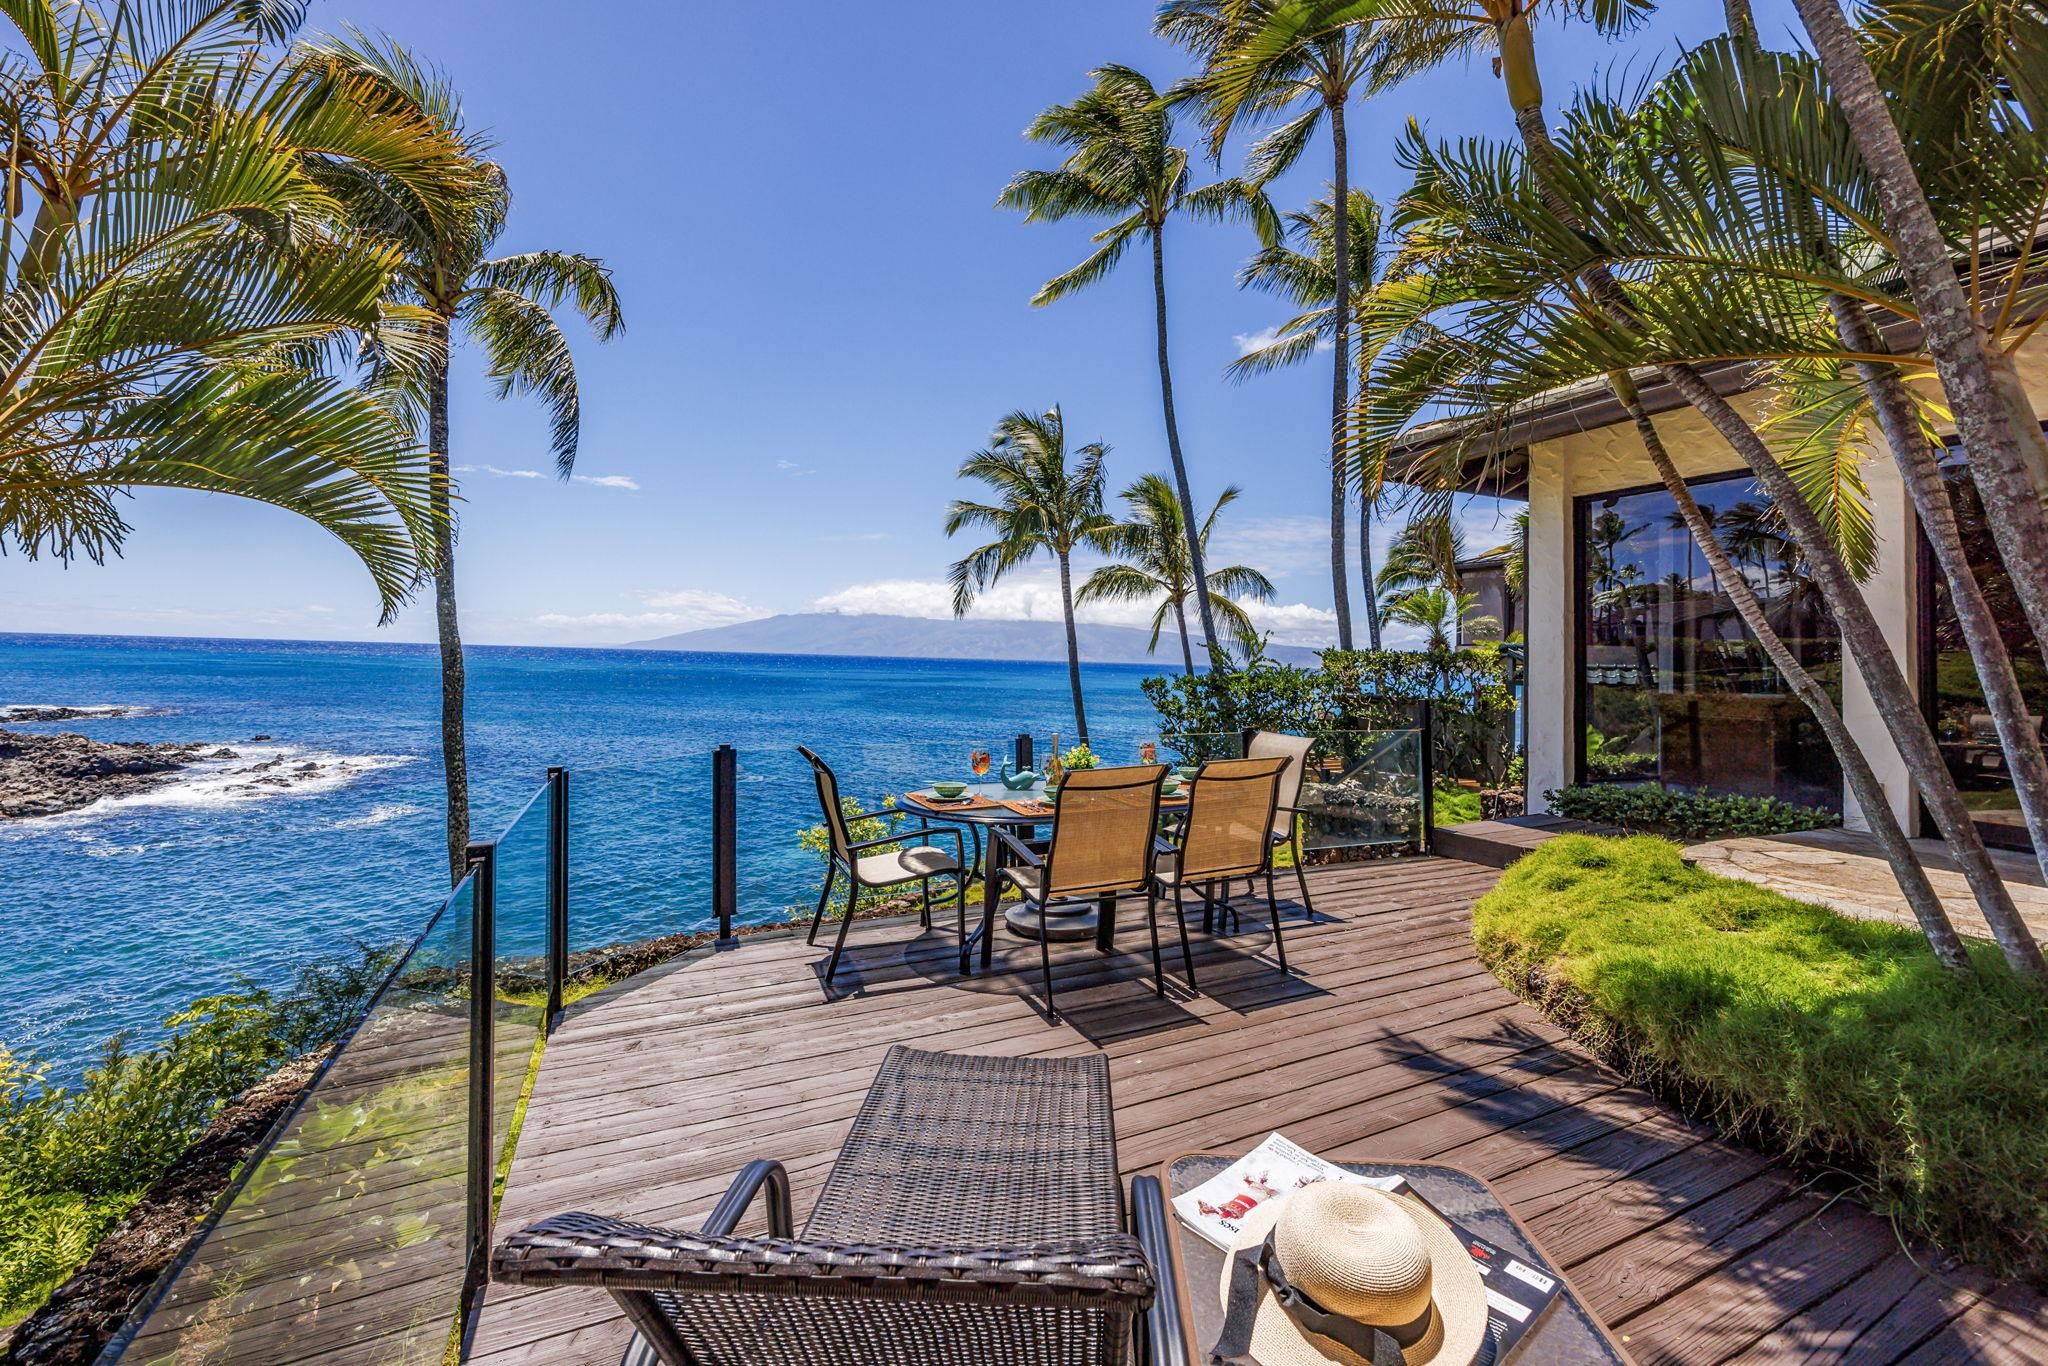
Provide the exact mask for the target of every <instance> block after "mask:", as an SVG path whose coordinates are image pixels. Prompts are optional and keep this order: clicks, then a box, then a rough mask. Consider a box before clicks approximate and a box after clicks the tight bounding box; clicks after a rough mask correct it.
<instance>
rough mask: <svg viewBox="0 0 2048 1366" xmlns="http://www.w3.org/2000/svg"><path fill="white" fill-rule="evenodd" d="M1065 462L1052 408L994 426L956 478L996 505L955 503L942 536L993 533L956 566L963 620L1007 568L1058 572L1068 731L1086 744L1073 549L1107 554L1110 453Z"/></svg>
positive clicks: (956, 604)
mask: <svg viewBox="0 0 2048 1366" xmlns="http://www.w3.org/2000/svg"><path fill="white" fill-rule="evenodd" d="M1074 454H1075V456H1076V457H1077V463H1075V464H1073V465H1071V466H1070V465H1068V463H1067V424H1066V418H1065V417H1064V416H1063V415H1062V414H1061V412H1060V410H1059V408H1058V406H1057V405H1055V406H1054V407H1053V408H1051V409H1049V410H1048V411H1046V412H1044V413H1040V414H1036V415H1034V414H1031V413H1027V412H1024V411H1022V410H1019V411H1017V412H1014V413H1011V414H1010V415H1009V416H1008V417H1005V418H1004V419H1003V420H1002V421H1001V422H998V423H997V424H996V430H995V439H994V440H993V441H991V442H990V443H989V446H988V448H987V449H986V450H981V451H976V452H975V453H974V454H973V455H970V456H968V457H967V459H966V461H965V462H964V463H962V464H961V466H960V477H961V478H962V479H978V480H980V481H981V482H982V483H984V484H986V485H988V486H989V488H990V490H991V491H992V492H993V493H994V495H995V501H994V502H974V501H971V500H967V499H956V500H955V501H954V503H953V505H952V507H951V508H949V509H948V510H947V512H946V534H947V535H948V536H954V535H957V534H959V533H960V532H962V531H965V530H967V529H968V528H969V527H976V528H981V529H984V530H987V531H990V532H992V533H993V534H994V539H993V540H991V541H988V542H987V543H985V544H983V545H980V546H977V547H976V548H975V549H973V550H971V551H969V552H968V553H967V554H966V555H965V556H963V557H961V558H960V559H959V560H956V561H954V563H953V567H952V570H951V571H950V577H951V580H952V584H953V612H954V614H955V615H956V616H963V617H964V616H966V615H967V609H968V608H970V607H972V606H973V605H974V595H975V594H976V593H977V592H980V591H982V590H983V589H987V588H990V587H993V586H994V585H995V584H996V583H997V582H999V581H1000V580H1001V579H1003V578H1004V577H1005V576H1007V575H1008V574H1009V572H1010V571H1011V570H1013V569H1016V568H1017V567H1018V566H1020V565H1023V564H1026V563H1028V562H1029V561H1031V560H1032V559H1035V558H1036V557H1037V556H1038V555H1040V554H1041V553H1043V554H1048V555H1051V556H1052V557H1053V560H1054V561H1055V562H1056V563H1057V564H1058V566H1059V576H1060V612H1061V615H1062V617H1063V618H1064V619H1065V623H1066V628H1067V684H1068V686H1069V687H1070V688H1072V690H1073V694H1074V730H1075V732H1076V734H1077V735H1078V737H1079V739H1080V741H1081V743H1082V744H1084V745H1085V744H1087V743H1088V709H1087V706H1086V705H1085V703H1084V702H1083V701H1082V698H1081V642H1080V638H1079V636H1078V635H1077V634H1076V632H1075V629H1074V571H1073V557H1074V552H1075V551H1076V550H1079V549H1081V548H1082V547H1084V546H1085V547H1088V548H1091V549H1095V550H1107V549H1108V548H1109V531H1110V527H1111V526H1112V524H1113V523H1112V519H1111V517H1110V515H1109V514H1108V513H1107V512H1105V511H1103V507H1102V482H1103V472H1102V467H1103V462H1104V461H1105V460H1107V459H1108V457H1109V447H1107V446H1105V445H1103V444H1102V443H1101V442H1100V441H1091V442H1089V443H1088V444H1087V445H1085V446H1082V447H1080V448H1079V449H1078V450H1077V451H1075V453H1074Z"/></svg>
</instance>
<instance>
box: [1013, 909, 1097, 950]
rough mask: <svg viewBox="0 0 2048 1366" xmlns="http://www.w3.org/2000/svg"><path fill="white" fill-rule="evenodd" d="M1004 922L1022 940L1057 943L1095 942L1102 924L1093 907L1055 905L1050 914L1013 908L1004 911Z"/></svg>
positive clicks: (1048, 912)
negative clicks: (1077, 940)
mask: <svg viewBox="0 0 2048 1366" xmlns="http://www.w3.org/2000/svg"><path fill="white" fill-rule="evenodd" d="M1003 919H1004V921H1005V922H1006V923H1008V925H1009V927H1010V932H1011V933H1012V934H1014V935H1017V936H1018V937H1019V938H1022V939H1049V940H1051V941H1052V942H1053V943H1055V944H1058V943H1062V942H1064V941H1066V940H1070V939H1093V938H1095V934H1096V931H1097V929H1098V928H1100V924H1101V922H1100V920H1099V918H1098V916H1097V914H1096V910H1095V907H1093V906H1054V907H1053V908H1052V909H1051V910H1048V911H1040V910H1036V909H1034V908H1032V907H1029V906H1012V907H1010V909H1009V910H1007V911H1004V912H1003Z"/></svg>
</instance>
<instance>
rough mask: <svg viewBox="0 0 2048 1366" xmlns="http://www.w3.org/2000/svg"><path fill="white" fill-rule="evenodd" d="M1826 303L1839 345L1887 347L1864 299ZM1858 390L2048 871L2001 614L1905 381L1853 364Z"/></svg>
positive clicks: (2030, 750) (2044, 797) (2046, 810)
mask: <svg viewBox="0 0 2048 1366" xmlns="http://www.w3.org/2000/svg"><path fill="white" fill-rule="evenodd" d="M1828 307H1829V308H1830V310H1832V311H1833V313H1834V316H1835V326H1836V328H1837V330H1838V331H1839V332H1840V334H1841V338H1842V344H1843V345H1844V346H1846V347H1848V348H1849V349H1850V350H1852V351H1862V352H1867V353H1876V352H1881V351H1884V350H1886V349H1887V348H1886V346H1885V344H1884V338H1883V337H1882V336H1881V335H1880V334H1879V332H1878V330H1877V327H1876V326H1875V325H1874V324H1873V323H1872V322H1871V321H1870V315H1869V314H1868V313H1867V312H1866V311H1865V310H1864V306H1863V305H1862V304H1861V303H1860V302H1858V301H1856V300H1853V299H1850V298H1847V297H1845V296H1843V295H1840V294H1835V295H1830V296H1829V298H1828ZM1857 374H1858V375H1859V377H1860V378H1861V379H1862V381H1863V389H1864V392H1865V393H1866V394H1868V395H1869V397H1870V402H1871V406H1872V407H1873V408H1874V409H1875V410H1876V412H1877V421H1878V426H1879V427H1880V428H1881V429H1882V430H1883V432H1884V439H1885V441H1886V443H1887V444H1889V445H1890V446H1891V448H1892V455H1893V458H1894V459H1896V460H1897V461H1898V465H1899V472H1900V473H1901V474H1903V475H1904V476H1905V480H1906V492H1907V494H1908V495H1909V496H1910V497H1911V498H1912V500H1913V510H1914V512H1916V513H1917V514H1919V517H1920V529H1921V531H1922V532H1924V533H1925V534H1926V536H1927V543H1928V545H1929V546H1931V547H1932V548H1933V550H1934V560H1935V563H1936V564H1938V565H1939V566H1940V567H1941V573H1942V577H1943V578H1945V579H1946V580H1947V581H1948V591H1949V600H1950V602H1952V603H1953V604H1954V606H1955V612H1956V622H1957V624H1958V625H1959V626H1961V628H1962V632H1963V643H1964V644H1965V645H1967V646H1968V647H1969V650H1970V660H1971V662H1972V663H1973V664H1975V665H1976V667H1977V677H1978V679H1979V681H1980V682H1981V683H1982V685H1983V688H1984V704H1985V707H1986V709H1988V710H1989V711H1990V713H1991V720H1992V724H1993V725H1995V726H1996V727H1997V728H1998V743H1999V745H2000V746H2001V747H2002V748H2003V749H2004V750H2005V759H2006V768H2007V770H2008V771H2009V772H2010V773H2011V774H2012V780H2013V790H2014V791H2015V792H2016V793H2017V794H2018V796H2019V802H2020V814H2021V815H2022V816H2023V817H2024V818H2025V820H2026V823H2027V834H2028V835H2029V836H2030V837H2032V839H2033V841H2034V856H2035V857H2036V858H2037V859H2038V860H2040V862H2041V867H2042V870H2043V871H2044V872H2048V757H2044V756H2043V754H2042V751H2041V736H2040V732H2039V731H2037V730H2036V729H2035V727H2034V722H2033V720H2032V718H2030V717H2029V716H2028V715H2027V700H2026V697H2025V695H2024V694H2022V693H2021V692H2020V681H2019V677H2018V675H2017V674H2015V673H2014V672H2013V666H2012V655H2011V654H2010V653H2009V652H2008V651H2007V650H2006V648H2005V637H2004V636H2003V635H2001V634H2000V633H1999V629H1998V619H1997V617H1995V616H1994V615H1993V614H1992V611H1991V604H1990V603H1989V602H1987V601H1986V600H1985V597H1984V588H1983V585H1981V584H1979V583H1978V582H1977V575H1976V572H1975V571H1974V570H1973V569H1972V568H1971V567H1970V560H1969V556H1968V554H1967V553H1965V551H1964V549H1963V538H1962V534H1961V532H1959V531H1958V530H1957V528H1956V511H1955V505H1954V504H1953V503H1952V502H1951V501H1950V499H1949V495H1948V486H1947V484H1946V483H1945V481H1944V480H1943V479H1942V477H1941V466H1940V464H1939V462H1938V461H1937V460H1936V459H1935V455H1934V451H1933V449H1932V447H1931V446H1930V445H1929V444H1928V441H1927V437H1926V435H1925V434H1924V433H1923V432H1922V431H1921V429H1920V422H1919V412H1918V408H1917V406H1916V405H1915V404H1914V402H1913V397H1912V395H1911V394H1909V393H1907V392H1906V384H1905V381H1904V380H1903V379H1902V378H1900V376H1899V372H1898V371H1897V370H1896V369H1894V368H1893V367H1891V366H1888V365H1879V364H1875V363H1866V364H1861V365H1858V366H1857Z"/></svg>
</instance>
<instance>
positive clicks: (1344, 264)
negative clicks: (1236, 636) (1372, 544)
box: [1329, 100, 1372, 650]
mask: <svg viewBox="0 0 2048 1366" xmlns="http://www.w3.org/2000/svg"><path fill="white" fill-rule="evenodd" d="M1329 110H1330V145H1331V148H1332V150H1333V155H1334V157H1335V160H1336V176H1335V182H1334V183H1335V197H1334V199H1333V201H1332V202H1333V204H1334V206H1335V210H1336V211H1335V212H1334V213H1332V214H1331V215H1330V219H1331V227H1332V229H1333V236H1332V239H1331V246H1332V248H1333V249H1334V250H1335V251H1336V253H1337V259H1336V261H1335V263H1334V264H1335V267H1336V269H1335V271H1334V275H1335V279H1334V284H1335V286H1336V289H1335V291H1334V296H1333V299H1332V312H1331V315H1330V316H1331V317H1333V318H1336V319H1337V320H1338V321H1339V324H1340V325H1339V326H1338V327H1337V328H1336V329H1335V334H1334V337H1333V341H1334V346H1333V348H1332V349H1333V350H1334V351H1335V352H1336V355H1335V357H1334V360H1335V365H1334V367H1333V369H1332V373H1331V377H1330V595H1331V608H1332V610H1333V611H1334V612H1335V613H1336V614H1337V648H1338V649H1340V650H1348V649H1350V648H1351V647H1352V641H1351V565H1350V564H1349V562H1347V561H1346V559H1345V558H1344V521H1345V518H1346V516H1347V515H1348V514H1349V512H1350V509H1349V508H1348V507H1347V506H1345V499H1344V447H1345V440H1344V428H1345V421H1346V418H1347V416H1348V414H1349V413H1350V411H1351V332H1350V329H1349V328H1346V327H1344V326H1342V325H1341V324H1342V320H1343V319H1345V318H1348V317H1350V316H1351V258H1350V251H1351V221H1350V220H1351V215H1350V214H1349V212H1347V210H1349V208H1350V207H1351V189H1350V181H1351V147H1350V144H1349V143H1348V142H1346V141H1345V135H1344V103H1343V101H1341V100H1337V101H1332V102H1330V104H1329ZM1365 591H1366V592H1368V593H1370V592H1371V591H1372V584H1371V583H1369V582H1368V583H1367V584H1366V586H1365Z"/></svg>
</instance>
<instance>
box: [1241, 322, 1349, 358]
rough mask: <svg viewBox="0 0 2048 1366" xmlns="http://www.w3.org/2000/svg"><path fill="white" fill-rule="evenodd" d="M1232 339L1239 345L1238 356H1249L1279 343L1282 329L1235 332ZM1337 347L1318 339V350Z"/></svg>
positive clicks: (1265, 328)
mask: <svg viewBox="0 0 2048 1366" xmlns="http://www.w3.org/2000/svg"><path fill="white" fill-rule="evenodd" d="M1230 339H1231V340H1232V341H1233V342H1236V343H1237V354H1238V355H1240V356H1249V355H1250V354H1251V353H1252V352H1254V351H1263V350H1265V349H1266V348H1267V347H1269V346H1271V345H1272V344H1273V343H1274V342H1276V341H1279V340H1280V329H1279V328H1278V327H1277V326H1275V327H1262V328H1260V329H1259V330H1258V331H1256V332H1234V333H1232V334H1231V337H1230ZM1335 345H1336V344H1335V343H1334V342H1330V341H1326V340H1323V339H1321V338H1318V339H1317V341H1316V350H1318V351H1329V350H1334V349H1335Z"/></svg>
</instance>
